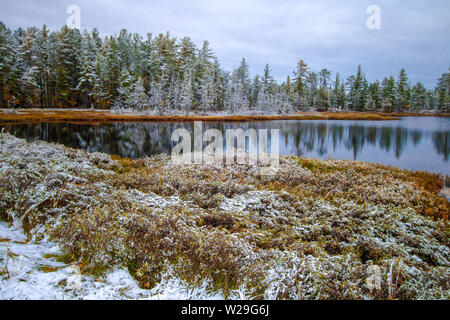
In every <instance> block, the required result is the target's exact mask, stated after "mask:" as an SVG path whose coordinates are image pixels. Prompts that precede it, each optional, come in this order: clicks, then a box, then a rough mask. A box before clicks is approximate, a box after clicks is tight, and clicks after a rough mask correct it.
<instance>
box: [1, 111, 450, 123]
mask: <svg viewBox="0 0 450 320" xmlns="http://www.w3.org/2000/svg"><path fill="white" fill-rule="evenodd" d="M413 116H434V117H450V113H406V112H405V113H385V112H298V113H293V114H277V115H263V114H224V113H217V114H212V113H208V114H188V115H183V114H165V115H158V114H148V113H147V114H146V113H131V112H124V113H113V112H111V111H110V110H99V109H0V123H36V122H51V123H58V122H59V123H61V122H70V123H107V122H161V121H164V122H192V121H209V122H218V121H220V122H249V121H269V120H398V119H399V118H400V117H413Z"/></svg>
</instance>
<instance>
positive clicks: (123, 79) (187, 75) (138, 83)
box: [0, 22, 450, 113]
mask: <svg viewBox="0 0 450 320" xmlns="http://www.w3.org/2000/svg"><path fill="white" fill-rule="evenodd" d="M0 77H1V78H0V93H1V101H0V103H1V106H2V107H6V108H23V107H42V108H44V107H51V108H71V107H92V108H105V109H112V110H114V111H123V110H134V111H140V112H156V113H170V112H177V113H190V112H197V113H198V112H200V113H202V112H203V113H204V112H229V113H247V112H255V113H290V112H295V111H306V110H323V111H327V110H353V111H424V110H430V111H431V110H433V111H440V112H448V111H449V110H450V98H449V97H450V72H447V73H444V74H443V75H442V77H441V78H439V80H438V82H437V85H436V87H435V88H434V89H433V90H429V89H427V88H425V86H424V85H423V84H421V83H420V82H418V83H416V84H414V85H413V86H411V84H410V81H409V80H408V77H407V74H406V72H405V70H404V69H402V70H400V72H399V73H398V75H396V76H395V77H393V76H390V77H386V78H384V79H383V80H382V81H381V82H380V81H375V82H373V83H369V82H368V81H367V79H366V77H365V75H364V73H363V71H362V68H361V66H358V68H357V71H356V74H354V75H351V76H349V77H347V78H346V79H343V78H341V76H340V75H339V73H337V74H336V76H335V77H333V80H332V79H331V71H329V70H327V69H322V70H320V71H319V72H315V71H312V70H310V68H309V67H308V65H307V64H306V63H305V62H303V61H302V60H300V61H299V62H298V64H297V66H296V69H295V70H294V72H293V73H292V75H291V76H288V77H287V79H286V81H284V82H283V83H281V84H279V83H277V82H276V81H275V80H274V78H273V77H272V75H271V70H270V67H269V65H266V67H265V69H264V70H263V73H262V75H256V76H255V77H254V78H250V74H249V66H248V64H247V62H246V60H245V59H242V61H241V63H240V65H239V66H238V67H237V68H235V69H234V70H233V72H231V73H230V72H228V71H225V70H224V69H223V68H221V66H220V64H219V61H218V59H217V58H216V57H215V56H214V53H213V51H212V50H211V48H210V47H209V43H208V41H205V42H204V43H203V46H202V47H201V48H197V47H196V46H195V44H194V43H193V42H192V40H191V39H190V38H188V37H185V38H182V39H179V40H177V39H176V38H175V37H172V36H171V35H170V34H169V33H166V34H159V35H158V36H156V37H153V36H152V34H147V36H146V38H144V37H142V36H141V35H139V34H131V33H128V32H127V31H126V30H122V31H121V32H120V34H119V35H118V36H108V37H105V38H104V39H102V38H101V37H100V35H99V32H98V31H97V29H93V30H92V31H91V32H88V31H84V32H83V33H80V31H79V30H77V29H69V28H68V27H67V26H64V27H62V28H61V29H60V30H58V31H49V30H48V29H47V27H46V26H43V27H42V28H40V29H39V28H36V27H32V28H28V29H27V30H24V29H22V28H19V29H17V30H14V31H11V30H10V29H9V28H7V27H6V26H5V25H4V24H3V23H1V22H0Z"/></svg>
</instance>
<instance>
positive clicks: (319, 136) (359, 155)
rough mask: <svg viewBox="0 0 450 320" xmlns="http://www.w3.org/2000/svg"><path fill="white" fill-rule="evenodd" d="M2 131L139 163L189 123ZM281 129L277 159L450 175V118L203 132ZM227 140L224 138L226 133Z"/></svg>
mask: <svg viewBox="0 0 450 320" xmlns="http://www.w3.org/2000/svg"><path fill="white" fill-rule="evenodd" d="M2 127H4V128H5V130H6V131H8V132H11V133H13V134H14V135H16V136H18V137H21V138H26V139H27V140H28V141H35V140H45V141H48V142H57V143H61V144H64V145H66V146H69V147H73V148H83V149H87V150H89V151H98V152H104V153H109V154H117V155H120V156H122V157H128V158H139V157H143V156H146V155H153V154H159V153H168V154H169V153H170V151H171V148H172V147H173V146H174V145H175V144H176V142H172V141H171V134H172V132H173V131H174V130H175V129H177V128H186V129H188V130H190V131H191V132H192V131H193V123H165V122H146V123H109V124H96V125H92V124H66V123H40V124H14V125H3V126H2ZM209 128H215V129H219V130H221V131H222V132H224V130H226V129H236V128H242V129H244V130H246V129H248V128H254V129H279V139H280V144H279V147H280V154H283V155H296V156H301V157H311V158H321V159H328V158H333V159H349V160H359V161H368V162H373V163H381V164H385V165H393V166H396V167H400V168H404V169H412V170H420V171H431V172H436V173H442V174H444V175H450V166H449V163H448V160H449V154H450V118H440V117H404V118H402V119H400V120H392V121H359V120H357V121H354V120H351V121H350V120H302V121H298V120H282V121H260V122H246V123H241V122H239V123H230V122H226V123H209V122H205V123H203V129H204V130H206V129H209ZM224 136H225V134H224Z"/></svg>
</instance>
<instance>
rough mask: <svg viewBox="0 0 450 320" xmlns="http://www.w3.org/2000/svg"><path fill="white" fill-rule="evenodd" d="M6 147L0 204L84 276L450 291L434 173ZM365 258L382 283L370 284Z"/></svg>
mask: <svg viewBox="0 0 450 320" xmlns="http://www.w3.org/2000/svg"><path fill="white" fill-rule="evenodd" d="M1 148H2V150H1V153H0V165H1V166H2V170H1V175H0V179H1V187H2V188H3V189H2V190H3V191H4V192H3V193H2V194H1V195H0V210H1V212H4V213H5V214H6V218H7V219H9V220H12V219H21V220H22V221H23V226H24V228H25V230H26V231H27V232H28V233H29V235H30V236H33V235H34V236H39V235H40V234H42V233H48V234H50V235H51V237H52V239H53V240H54V241H56V242H57V243H58V244H60V246H61V247H62V248H63V250H64V260H65V261H67V262H75V263H77V264H78V265H79V266H80V267H81V270H82V272H85V273H89V274H94V275H103V274H105V273H107V272H108V271H110V270H111V269H112V268H114V267H117V266H121V267H126V268H128V270H129V272H130V274H131V275H132V276H133V277H134V278H135V279H136V280H137V281H138V282H139V284H140V286H141V287H143V288H152V287H154V286H155V285H156V284H157V283H158V282H159V281H160V280H161V277H162V275H164V274H167V273H168V272H169V270H170V272H171V274H172V275H173V276H176V277H178V278H180V279H182V280H184V281H186V282H187V283H189V284H191V285H192V286H193V287H195V286H196V285H199V284H201V283H203V282H204V281H208V283H209V289H210V290H212V291H220V292H222V293H223V294H224V295H225V296H226V297H228V296H231V295H232V294H233V292H236V291H239V292H241V293H242V294H243V295H244V296H246V297H249V298H254V299H257V298H268V299H317V298H327V299H365V298H371V299H411V298H433V299H435V298H443V299H448V298H449V290H450V285H449V279H450V277H449V276H450V274H449V268H448V267H449V255H450V249H449V234H450V229H449V225H448V214H449V208H450V206H449V202H448V201H447V200H446V199H445V198H443V197H441V196H440V195H439V191H440V188H442V186H443V183H442V180H443V179H442V177H441V176H439V175H435V174H431V173H426V172H411V171H405V170H400V169H397V168H393V167H386V166H381V165H376V164H368V163H363V162H355V161H336V160H314V159H302V158H297V157H282V158H281V159H280V169H279V170H278V172H277V173H276V174H273V175H263V174H261V170H260V169H261V168H259V167H258V166H247V165H228V166H216V165H196V166H183V165H178V164H175V163H172V162H171V161H170V158H169V157H168V156H164V155H160V156H153V157H149V158H145V159H139V160H130V159H122V158H118V157H112V158H111V157H109V156H106V155H102V154H89V153H86V152H84V151H79V150H72V149H69V148H65V147H62V146H57V145H52V144H47V143H42V142H40V143H32V144H26V143H25V142H24V141H23V140H20V139H17V138H14V137H12V136H10V135H7V134H5V135H4V136H3V137H2V143H1ZM50 154H51V155H52V156H51V157H49V155H50ZM399 259H401V261H402V264H401V268H399V267H398V265H397V264H396V263H394V264H393V261H398V260H399ZM372 264H376V265H378V266H380V268H381V270H382V272H383V279H382V288H381V290H378V291H372V292H371V291H369V290H368V288H367V287H366V285H365V280H366V278H367V272H366V270H367V268H368V266H369V265H372ZM390 270H391V271H390Z"/></svg>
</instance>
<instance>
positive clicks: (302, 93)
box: [294, 60, 309, 109]
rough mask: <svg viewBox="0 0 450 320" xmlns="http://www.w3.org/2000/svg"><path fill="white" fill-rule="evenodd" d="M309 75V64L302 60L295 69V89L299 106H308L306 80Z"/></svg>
mask: <svg viewBox="0 0 450 320" xmlns="http://www.w3.org/2000/svg"><path fill="white" fill-rule="evenodd" d="M308 75H309V69H308V65H307V64H306V63H305V62H304V61H303V60H300V61H299V62H298V64H297V70H296V71H294V80H295V91H296V95H297V101H296V103H297V105H298V106H299V108H301V109H303V108H305V107H306V104H305V102H304V101H305V98H306V81H307V78H308Z"/></svg>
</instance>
